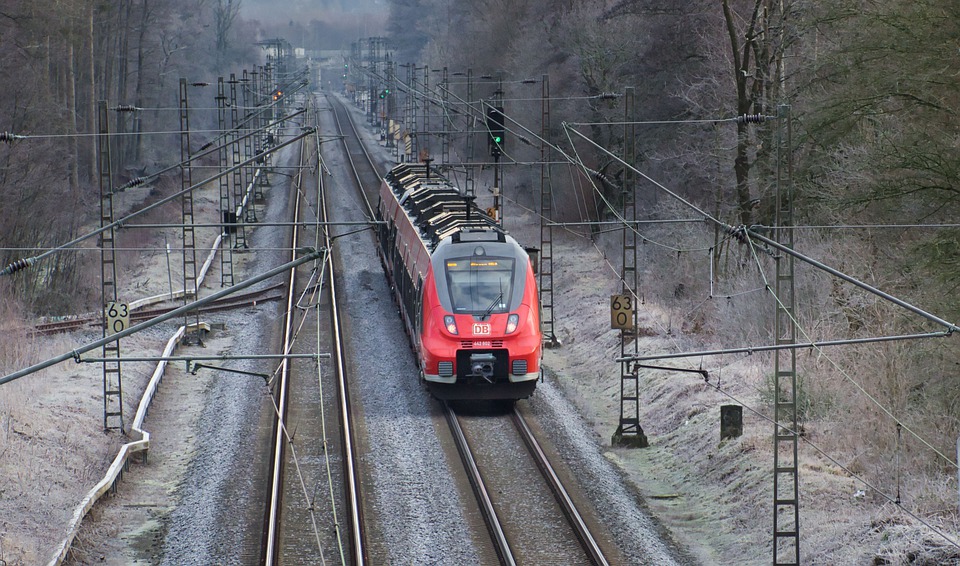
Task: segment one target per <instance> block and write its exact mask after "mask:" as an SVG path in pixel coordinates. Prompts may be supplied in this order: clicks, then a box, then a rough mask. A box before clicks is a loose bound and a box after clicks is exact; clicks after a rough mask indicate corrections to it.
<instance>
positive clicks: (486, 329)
mask: <svg viewBox="0 0 960 566" xmlns="http://www.w3.org/2000/svg"><path fill="white" fill-rule="evenodd" d="M486 334H490V325H489V324H483V323H481V322H475V323H473V335H474V336H484V335H486Z"/></svg>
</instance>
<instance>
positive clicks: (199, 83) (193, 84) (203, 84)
mask: <svg viewBox="0 0 960 566" xmlns="http://www.w3.org/2000/svg"><path fill="white" fill-rule="evenodd" d="M190 86H210V83H204V82H196V83H190Z"/></svg>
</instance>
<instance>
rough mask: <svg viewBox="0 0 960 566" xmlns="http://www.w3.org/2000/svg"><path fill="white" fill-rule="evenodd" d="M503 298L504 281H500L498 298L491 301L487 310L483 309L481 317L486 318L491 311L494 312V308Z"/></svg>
mask: <svg viewBox="0 0 960 566" xmlns="http://www.w3.org/2000/svg"><path fill="white" fill-rule="evenodd" d="M502 300H503V281H500V294H499V295H497V298H496V299H494V300H493V302H492V303H490V306H489V307H487V308H486V310H484V311H483V314H481V315H480V318H481V319H484V318H487V317H488V316H490V313H492V312H493V309H495V308H497V305H499V304H500V301H502Z"/></svg>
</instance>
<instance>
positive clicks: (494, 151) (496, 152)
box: [487, 106, 505, 157]
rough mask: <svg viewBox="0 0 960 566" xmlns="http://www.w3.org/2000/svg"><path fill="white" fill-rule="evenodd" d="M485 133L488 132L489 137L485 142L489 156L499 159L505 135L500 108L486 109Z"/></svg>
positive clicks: (501, 108) (501, 109)
mask: <svg viewBox="0 0 960 566" xmlns="http://www.w3.org/2000/svg"><path fill="white" fill-rule="evenodd" d="M487 131H489V132H490V137H489V138H488V140H487V143H488V144H489V146H490V155H492V156H493V157H500V155H502V154H503V142H504V138H503V135H504V133H505V130H504V127H503V107H502V106H496V107H491V108H487Z"/></svg>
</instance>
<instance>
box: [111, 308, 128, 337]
mask: <svg viewBox="0 0 960 566" xmlns="http://www.w3.org/2000/svg"><path fill="white" fill-rule="evenodd" d="M105 312H106V315H107V335H108V336H110V335H113V334H116V333H117V332H123V331H124V330H126V329H127V328H128V327H129V326H130V309H129V308H127V303H115V302H113V301H111V302H109V303H107V308H106V311H105Z"/></svg>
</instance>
